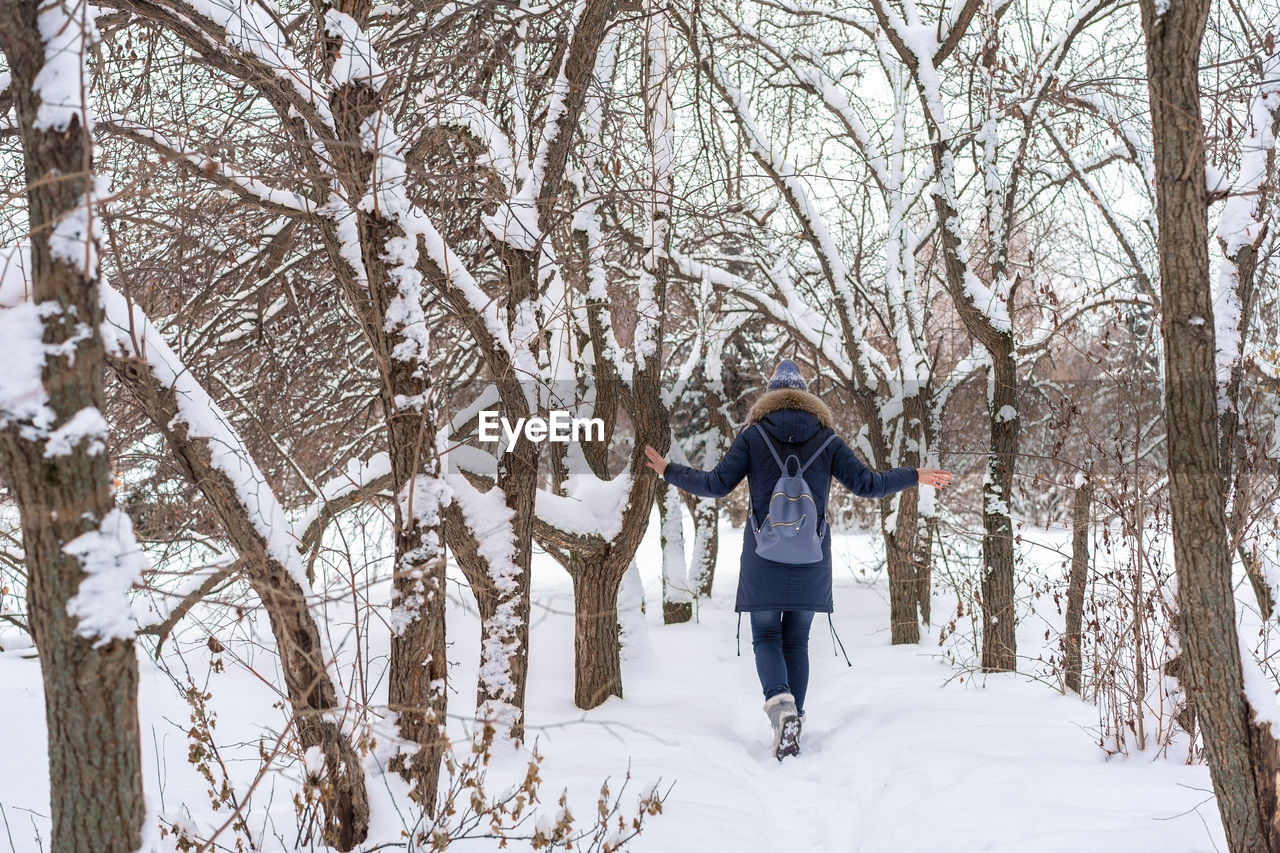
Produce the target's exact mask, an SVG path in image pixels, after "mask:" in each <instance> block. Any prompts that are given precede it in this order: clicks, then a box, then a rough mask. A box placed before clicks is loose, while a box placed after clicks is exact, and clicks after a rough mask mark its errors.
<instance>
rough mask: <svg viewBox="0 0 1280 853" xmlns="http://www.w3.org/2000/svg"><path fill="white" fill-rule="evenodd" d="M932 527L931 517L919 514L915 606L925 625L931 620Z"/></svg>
mask: <svg viewBox="0 0 1280 853" xmlns="http://www.w3.org/2000/svg"><path fill="white" fill-rule="evenodd" d="M933 527H934V518H933V516H932V515H923V514H921V516H920V523H919V528H918V529H917V531H916V551H915V563H916V584H917V586H916V604H917V605H919V607H920V621H921V622H922V623H924V624H925V625H928V624H930V622H931V620H932V618H933Z"/></svg>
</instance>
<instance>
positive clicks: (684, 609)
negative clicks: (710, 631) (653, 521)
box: [658, 483, 693, 625]
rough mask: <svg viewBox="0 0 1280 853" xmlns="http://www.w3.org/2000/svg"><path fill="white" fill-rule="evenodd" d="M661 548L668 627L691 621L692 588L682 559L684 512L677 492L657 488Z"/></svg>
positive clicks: (663, 603)
mask: <svg viewBox="0 0 1280 853" xmlns="http://www.w3.org/2000/svg"><path fill="white" fill-rule="evenodd" d="M658 492H659V495H660V497H659V501H658V509H659V518H660V520H661V526H662V529H661V536H660V538H661V544H662V621H663V622H664V623H665V624H667V625H673V624H676V623H679V622H688V621H689V620H690V619H692V618H693V585H692V584H691V583H690V581H689V570H688V567H687V565H686V563H685V558H684V510H683V508H682V506H681V503H682V502H681V500H680V492H679V490H678V489H676V488H674V487H672V486H668V485H667V484H666V483H663V484H662V485H661V486H659V487H658Z"/></svg>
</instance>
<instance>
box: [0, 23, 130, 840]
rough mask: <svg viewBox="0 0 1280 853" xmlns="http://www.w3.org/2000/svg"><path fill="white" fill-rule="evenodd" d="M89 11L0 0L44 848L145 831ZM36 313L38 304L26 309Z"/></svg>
mask: <svg viewBox="0 0 1280 853" xmlns="http://www.w3.org/2000/svg"><path fill="white" fill-rule="evenodd" d="M96 14H97V12H96V9H95V8H94V7H91V6H90V5H88V4H87V3H85V2H82V0H48V2H44V3H40V4H37V3H30V2H18V0H3V2H0V48H2V49H3V51H4V54H5V57H6V60H7V63H8V66H9V71H10V73H11V75H12V84H11V92H12V95H13V99H14V101H15V102H16V106H17V114H18V130H19V137H20V141H21V146H22V154H23V160H24V163H23V165H24V168H25V176H26V190H25V194H26V201H27V211H28V214H27V215H28V227H29V229H30V240H31V243H30V256H29V264H28V263H25V262H21V261H19V262H17V263H15V260H16V256H18V255H20V254H21V250H13V251H10V252H9V253H8V254H9V257H8V258H4V259H0V340H3V341H4V346H5V352H6V364H5V367H4V373H3V376H2V377H0V476H3V478H4V481H5V483H6V484H7V485H8V487H9V489H10V490H11V491H12V493H13V494H14V496H15V497H16V499H17V504H18V510H19V517H20V520H21V524H22V547H23V551H24V553H25V560H26V565H27V572H28V578H29V582H28V586H27V608H28V613H29V619H30V627H31V633H32V637H33V639H34V640H35V643H36V647H37V648H38V649H39V652H40V672H41V677H42V679H43V682H44V700H45V719H46V722H47V729H48V757H49V790H50V792H51V798H50V799H51V802H50V805H51V808H52V815H51V817H52V824H53V831H52V837H51V838H50V840H49V841H50V845H51V847H52V849H54V850H60V851H61V850H67V851H71V850H76V851H79V850H94V851H103V853H133V851H136V850H138V849H139V848H141V847H142V846H143V844H144V840H145V841H146V843H147V844H148V845H151V844H154V842H155V839H154V838H153V837H152V833H151V832H149V831H148V830H147V829H146V827H145V826H144V822H145V820H146V815H147V808H146V802H145V800H144V795H143V784H142V754H141V743H140V737H139V730H138V705H137V702H138V699H137V694H138V661H137V656H136V652H135V646H134V641H133V634H134V628H135V623H134V620H133V618H132V613H131V605H130V602H129V597H128V593H129V589H130V587H131V586H132V585H133V583H134V582H135V581H137V580H140V572H139V567H140V564H139V558H140V555H139V552H138V546H137V543H136V542H135V540H134V537H133V532H132V528H131V526H130V524H129V522H128V519H127V518H126V517H125V516H123V514H121V513H120V512H119V511H118V510H116V509H115V490H114V488H113V486H112V481H113V477H112V473H111V469H110V463H109V460H108V458H107V455H106V421H105V420H104V419H103V417H102V414H101V412H102V410H103V406H104V403H105V399H104V394H103V382H104V378H105V373H106V364H105V360H104V355H103V343H102V336H101V332H100V331H99V324H100V321H101V318H102V306H101V303H100V301H99V296H98V287H99V267H98V237H97V233H98V222H97V219H98V217H97V207H96V205H97V203H98V195H99V193H98V190H97V188H96V187H95V181H94V175H93V139H92V130H93V120H92V116H91V114H90V107H89V103H88V89H89V74H88V71H87V68H86V64H85V57H86V55H87V53H88V52H89V50H90V49H91V47H92V45H93V43H94V41H95V40H96V36H97V31H96V28H95V26H94V16H95V15H96ZM37 306H38V308H37Z"/></svg>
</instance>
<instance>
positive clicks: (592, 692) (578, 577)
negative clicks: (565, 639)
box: [573, 566, 623, 710]
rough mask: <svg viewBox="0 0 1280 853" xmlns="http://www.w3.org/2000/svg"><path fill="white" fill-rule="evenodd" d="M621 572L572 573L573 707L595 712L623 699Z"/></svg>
mask: <svg viewBox="0 0 1280 853" xmlns="http://www.w3.org/2000/svg"><path fill="white" fill-rule="evenodd" d="M622 575H623V572H607V571H602V570H601V567H599V566H581V567H579V568H578V569H577V570H576V571H575V572H573V599H574V600H573V605H574V606H573V653H574V670H575V675H574V683H573V703H574V704H575V705H577V706H578V707H579V708H582V709H584V710H585V709H590V708H595V707H597V706H598V705H601V704H603V703H604V701H605V700H606V699H608V698H609V697H610V696H618V697H621V696H622V658H621V655H620V651H621V647H620V646H619V645H618V630H619V625H618V587H619V585H621V583H622Z"/></svg>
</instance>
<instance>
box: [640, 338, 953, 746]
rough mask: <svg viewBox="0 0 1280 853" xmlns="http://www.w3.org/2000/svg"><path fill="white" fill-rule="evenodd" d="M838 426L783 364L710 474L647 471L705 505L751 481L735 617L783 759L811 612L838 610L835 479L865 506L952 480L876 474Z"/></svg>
mask: <svg viewBox="0 0 1280 853" xmlns="http://www.w3.org/2000/svg"><path fill="white" fill-rule="evenodd" d="M832 427H833V420H832V417H831V410H830V409H828V408H827V405H826V404H825V403H823V402H822V401H821V400H819V399H818V398H817V397H816V396H814V395H813V394H810V393H809V392H808V390H807V388H806V385H805V383H804V380H803V379H802V378H801V377H800V371H799V369H798V368H797V367H796V365H795V364H794V363H793V362H791V361H783V362H782V363H781V364H779V365H778V369H777V372H776V373H775V374H774V377H773V379H772V380H771V381H770V382H769V388H768V390H767V391H766V392H765V393H764V394H763V395H761V397H760V399H759V400H757V401H756V403H755V405H754V406H752V408H751V412H750V413H749V414H748V416H747V423H746V426H745V427H744V428H743V429H742V431H741V432H740V433H738V436H737V438H735V439H734V441H733V444H732V446H730V448H729V452H728V453H727V454H725V457H724V459H722V460H721V461H720V464H718V465H717V466H716V467H715V468H714V469H712V470H711V471H698V470H695V469H693V468H690V467H688V466H687V465H680V464H678V463H674V462H668V461H667V460H666V459H664V458H663V457H662V455H661V454H660V453H658V452H657V451H656V450H654V449H653V448H652V447H647V448H645V453H646V454H647V456H648V457H649V461H648V465H649V467H650V468H652V469H653V470H654V471H656V472H657V473H658V474H659V475H660V476H662V477H663V479H665V480H666V481H667V482H668V483H670V484H671V485H673V486H675V487H676V488H679V489H683V490H685V491H687V492H690V493H692V494H695V495H698V496H700V497H708V498H719V497H723V496H725V495H727V494H729V492H731V491H733V489H734V487H736V486H737V485H738V483H740V482H742V478H743V477H746V478H747V482H748V485H749V488H750V491H751V520H750V523H748V524H747V525H745V527H744V530H743V543H742V571H741V574H740V575H739V576H738V597H737V604H736V606H735V610H737V612H739V613H748V614H750V617H751V645H752V648H753V649H754V651H755V660H756V672H757V673H758V674H759V676H760V686H761V687H762V688H763V690H764V697H765V704H764V710H765V713H766V714H768V716H769V722H770V724H771V725H772V726H773V754H774V756H775V757H776V758H777V759H778V760H779V761H781V760H782V759H783V758H784V757H785V756H787V755H796V754H798V753H799V751H800V730H801V724H802V721H803V718H804V700H805V693H806V692H807V689H808V686H809V627H810V625H811V624H812V622H813V614H814V613H815V612H821V613H830V612H831V611H832V597H831V537H830V536H828V535H826V533H827V526H826V507H827V497H828V493H829V492H830V488H831V478H832V477H834V478H835V479H837V480H839V481H840V482H841V483H842V484H843V485H844V486H845V487H846V488H848V489H849V490H850V491H851V492H853V493H854V494H855V495H858V496H860V497H864V498H882V497H885V496H886V495H891V494H893V493H895V492H900V491H903V490H904V489H909V488H911V487H912V486H915V485H916V484H917V483H923V484H925V485H930V486H937V487H943V486H946V485H949V484H950V483H951V474H949V473H948V472H946V471H940V470H937V469H934V468H919V469H916V468H892V469H890V470H888V471H871V470H869V469H868V468H867V466H866V465H864V464H863V463H862V460H860V459H858V457H857V456H855V455H854V453H853V451H852V450H850V449H849V447H848V445H846V444H845V443H844V441H842V440H841V439H840V437H839V436H837V435H835V433H834V430H833V428H832ZM793 457H794V464H793ZM784 469H785V470H784ZM784 478H786V479H784ZM760 552H763V554H762V553H760ZM819 554H820V555H821V556H820V558H818V559H811V558H813V557H817V556H818V555H819ZM765 555H768V556H765ZM770 557H772V558H773V559H770ZM795 557H799V558H800V559H799V560H797V559H794V558H795ZM802 560H803V562H802Z"/></svg>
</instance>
